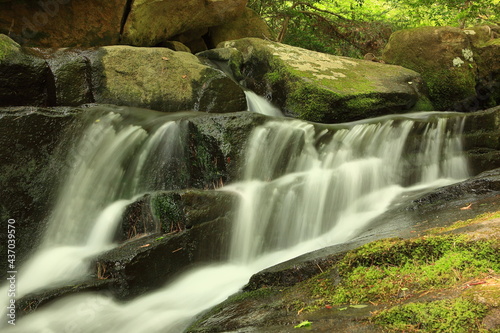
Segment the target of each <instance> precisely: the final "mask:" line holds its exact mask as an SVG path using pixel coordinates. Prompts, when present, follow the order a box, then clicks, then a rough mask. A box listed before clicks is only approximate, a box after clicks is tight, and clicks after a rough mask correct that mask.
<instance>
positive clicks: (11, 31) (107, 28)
mask: <svg viewBox="0 0 500 333" xmlns="http://www.w3.org/2000/svg"><path fill="white" fill-rule="evenodd" d="M126 6H127V0H108V1H105V2H102V1H69V0H42V1H6V2H0V33H4V34H7V35H9V36H10V37H11V38H13V39H14V40H16V41H17V42H18V43H20V44H22V45H25V46H37V47H54V48H60V47H70V46H101V45H113V44H117V43H119V41H120V30H121V25H122V20H123V19H124V15H125V13H126Z"/></svg>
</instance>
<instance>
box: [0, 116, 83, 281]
mask: <svg viewBox="0 0 500 333" xmlns="http://www.w3.org/2000/svg"><path fill="white" fill-rule="evenodd" d="M75 117H76V115H75V113H73V112H68V110H64V109H42V108H34V107H15V108H0V145H1V147H2V149H1V150H0V191H1V197H2V198H5V200H2V204H1V206H0V215H1V219H2V221H7V220H8V219H14V220H15V221H16V224H15V227H16V235H18V236H17V237H16V259H17V261H18V263H21V262H22V261H23V260H24V259H25V258H26V257H27V256H28V255H29V254H30V253H31V251H32V250H33V249H35V248H36V244H38V242H39V237H40V234H42V232H43V230H44V225H45V224H44V219H45V218H46V215H47V213H48V210H49V209H50V206H51V205H52V204H53V201H54V200H55V195H56V194H57V193H56V191H57V188H58V186H57V185H58V184H59V181H60V179H61V178H62V175H63V174H64V172H65V170H66V171H67V167H68V166H67V165H65V164H64V163H61V162H60V161H55V159H54V155H57V148H58V146H59V142H60V140H61V139H62V137H63V136H64V133H65V132H66V131H67V130H71V127H72V125H73V124H74V120H75ZM2 225H4V224H2ZM6 238H7V234H6V233H0V250H1V252H2V253H7V251H6V246H7V241H6ZM6 264H7V261H6V260H5V261H4V262H2V263H1V264H0V265H1V267H2V269H3V271H4V272H5V271H7V269H4V265H6Z"/></svg>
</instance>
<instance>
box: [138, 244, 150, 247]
mask: <svg viewBox="0 0 500 333" xmlns="http://www.w3.org/2000/svg"><path fill="white" fill-rule="evenodd" d="M150 245H151V244H145V245H143V246H140V247H148V246H150Z"/></svg>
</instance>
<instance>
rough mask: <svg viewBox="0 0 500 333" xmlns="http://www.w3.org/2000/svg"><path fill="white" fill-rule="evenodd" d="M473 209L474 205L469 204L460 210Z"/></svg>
mask: <svg viewBox="0 0 500 333" xmlns="http://www.w3.org/2000/svg"><path fill="white" fill-rule="evenodd" d="M471 207H472V204H469V205H468V206H465V207H462V208H460V210H466V209H470V208H471Z"/></svg>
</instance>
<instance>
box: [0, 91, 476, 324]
mask: <svg viewBox="0 0 500 333" xmlns="http://www.w3.org/2000/svg"><path fill="white" fill-rule="evenodd" d="M247 98H250V99H255V96H252V95H250V96H249V95H247ZM253 102H254V105H256V104H259V105H260V106H259V110H260V111H258V112H261V113H267V114H269V115H273V116H276V117H277V116H280V113H277V112H276V110H275V108H273V107H272V106H269V105H268V106H262V100H253ZM249 104H252V103H249ZM262 110H264V111H262ZM253 111H257V110H253ZM278 111H279V110H278ZM124 117H125V116H124V115H122V114H119V113H113V112H110V113H107V114H105V115H103V116H102V117H100V118H99V119H96V120H95V121H94V122H93V123H92V124H90V125H89V126H88V128H87V130H86V131H85V133H84V134H83V135H82V138H81V141H80V143H79V145H78V147H77V149H76V153H74V154H73V155H72V156H69V157H68V159H69V160H70V161H71V163H72V172H71V174H70V175H68V177H67V179H66V181H65V182H64V184H63V186H62V187H61V189H60V195H59V201H58V202H57V204H56V206H55V208H54V209H53V212H52V216H51V217H50V223H49V226H48V230H47V233H46V235H45V238H44V240H43V242H42V245H41V247H40V249H39V250H38V251H37V253H36V254H35V255H34V256H33V257H32V258H31V259H30V260H29V261H28V262H27V263H26V264H25V265H24V266H23V267H21V268H20V269H19V276H20V278H19V283H18V287H17V289H18V291H19V292H20V293H22V294H21V295H18V296H22V295H23V294H27V293H29V292H32V291H35V290H37V289H40V288H46V287H49V286H50V287H53V286H57V285H60V284H63V283H68V281H72V280H77V279H78V278H80V277H82V276H85V275H86V274H88V260H89V258H90V257H92V256H93V255H95V254H97V253H99V252H102V251H105V250H108V249H110V248H112V247H113V246H116V244H113V242H112V239H113V235H114V234H115V232H116V229H117V226H118V224H119V222H120V217H121V214H122V213H123V210H124V209H125V207H126V205H127V204H129V203H131V202H133V200H134V199H135V198H137V197H138V196H140V195H141V194H143V193H146V192H151V191H155V190H165V189H170V187H169V186H170V183H169V179H170V178H169V176H168V175H169V174H172V173H174V172H175V170H176V169H178V168H182V167H183V163H184V162H183V160H184V158H185V157H184V156H183V151H184V150H183V149H182V147H183V145H185V144H186V143H185V140H186V138H185V133H186V131H185V129H184V126H185V124H184V122H183V121H176V120H172V119H171V118H168V117H164V118H162V117H159V118H155V119H154V121H144V122H143V123H141V124H127V122H126V121H124ZM463 122H464V118H463V117H460V116H453V115H444V116H438V115H437V114H435V113H425V114H413V115H405V116H393V117H382V118H377V119H371V120H367V121H361V122H354V123H348V124H341V125H330V126H322V127H319V126H316V125H315V124H311V123H307V122H303V121H299V120H290V119H277V118H274V117H273V118H270V119H269V121H268V122H267V123H265V124H264V125H262V126H260V127H258V128H255V129H254V131H253V132H252V134H251V136H250V139H249V142H248V144H247V148H246V151H245V159H246V164H245V170H244V173H243V174H242V175H241V181H239V182H237V183H233V184H231V185H228V186H225V187H223V188H222V189H220V190H223V191H232V192H236V193H238V194H239V195H240V197H241V200H240V203H239V207H236V208H235V209H237V214H236V215H237V217H236V220H235V221H234V232H233V235H232V240H231V242H232V243H231V248H230V253H229V260H228V261H227V262H221V263H220V264H216V265H209V266H206V267H199V268H196V269H193V270H192V271H189V272H187V273H185V274H183V275H182V276H180V277H179V278H177V279H176V280H175V281H174V282H172V283H169V284H168V285H165V286H164V287H163V288H161V289H159V290H156V291H155V292H153V293H150V294H147V295H144V296H141V297H138V298H136V299H134V300H132V301H129V302H127V303H120V302H116V301H114V300H113V299H112V298H111V297H109V296H107V295H104V294H99V293H82V294H79V295H76V296H69V297H65V298H63V299H61V300H58V301H56V302H54V303H53V304H50V305H47V306H44V307H42V308H40V309H39V310H37V311H36V312H34V313H33V314H30V315H28V316H26V317H25V318H22V319H21V320H19V321H18V323H17V325H16V326H14V327H8V329H6V330H5V331H8V332H41V333H49V332H54V333H60V332H71V333H75V332H124V333H127V332H134V333H136V332H174V333H178V332H182V331H183V330H185V329H186V327H187V326H188V325H189V323H190V322H191V320H192V318H193V317H194V316H195V315H196V314H198V313H200V312H201V311H203V310H205V309H208V308H210V307H212V306H214V305H216V304H218V303H220V302H222V301H223V300H224V299H226V298H227V297H228V296H230V295H231V294H234V293H235V292H237V291H238V290H240V288H241V287H242V286H243V285H244V284H245V283H246V282H247V281H248V279H249V278H250V277H251V276H252V274H254V273H256V272H258V271H260V270H262V269H264V268H266V267H269V266H271V265H274V264H277V263H279V262H283V261H285V260H288V259H291V258H294V257H296V256H298V255H301V254H303V253H306V252H310V251H313V250H316V249H320V248H323V247H326V246H330V245H333V244H337V243H341V242H345V241H347V240H350V239H352V238H353V237H355V236H357V235H359V234H360V233H361V232H362V231H363V227H365V226H366V225H367V224H368V223H369V222H370V220H371V219H373V218H374V217H376V216H378V215H379V214H381V213H383V212H384V211H386V210H387V208H388V207H389V206H390V205H391V202H393V200H394V199H397V198H398V197H400V196H401V195H403V194H404V193H405V192H408V191H413V190H415V189H421V188H432V187H437V186H442V185H446V184H450V183H453V182H456V181H458V180H462V179H464V178H466V177H467V176H468V175H467V167H466V161H465V158H464V157H463V156H462V152H461V145H460V133H461V129H462V126H463ZM4 291H5V288H4V289H2V290H0V292H1V293H2V295H4V294H5V292H4ZM4 329H5V328H2V331H4Z"/></svg>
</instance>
